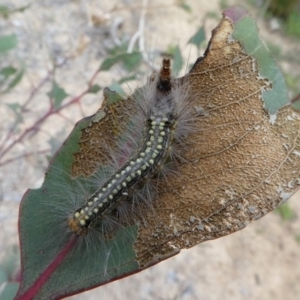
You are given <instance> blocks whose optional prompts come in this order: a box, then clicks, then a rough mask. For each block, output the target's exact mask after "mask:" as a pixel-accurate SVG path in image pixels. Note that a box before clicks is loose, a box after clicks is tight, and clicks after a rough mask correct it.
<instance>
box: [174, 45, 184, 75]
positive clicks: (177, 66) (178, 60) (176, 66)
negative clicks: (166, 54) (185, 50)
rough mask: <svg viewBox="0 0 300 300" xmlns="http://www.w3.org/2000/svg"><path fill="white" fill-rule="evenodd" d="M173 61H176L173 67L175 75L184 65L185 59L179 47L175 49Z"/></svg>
mask: <svg viewBox="0 0 300 300" xmlns="http://www.w3.org/2000/svg"><path fill="white" fill-rule="evenodd" d="M173 59H174V63H173V65H172V72H173V73H174V74H178V73H179V71H180V70H181V68H182V64H183V58H182V55H181V51H180V48H179V46H176V47H175V48H174V52H173Z"/></svg>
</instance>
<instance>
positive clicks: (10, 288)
mask: <svg viewBox="0 0 300 300" xmlns="http://www.w3.org/2000/svg"><path fill="white" fill-rule="evenodd" d="M2 287H3V289H1V291H0V299H3V300H6V299H7V300H9V299H14V297H15V295H16V294H17V291H18V288H19V284H18V283H16V282H7V283H6V284H5V286H2Z"/></svg>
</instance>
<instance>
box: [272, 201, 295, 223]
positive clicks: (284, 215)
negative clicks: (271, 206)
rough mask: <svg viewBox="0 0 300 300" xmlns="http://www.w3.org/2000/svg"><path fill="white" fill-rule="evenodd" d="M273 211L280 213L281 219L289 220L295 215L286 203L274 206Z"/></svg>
mask: <svg viewBox="0 0 300 300" xmlns="http://www.w3.org/2000/svg"><path fill="white" fill-rule="evenodd" d="M275 212H276V213H277V214H279V215H280V217H281V219H282V220H283V221H290V220H292V219H293V218H294V217H295V212H294V211H293V210H292V209H291V207H290V206H289V204H288V203H284V204H283V205H281V206H279V207H278V208H276V210H275Z"/></svg>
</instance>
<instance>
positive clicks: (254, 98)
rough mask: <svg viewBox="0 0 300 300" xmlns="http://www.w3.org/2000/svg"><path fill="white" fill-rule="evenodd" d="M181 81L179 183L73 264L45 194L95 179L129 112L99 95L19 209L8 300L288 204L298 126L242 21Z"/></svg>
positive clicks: (237, 16) (113, 271)
mask: <svg viewBox="0 0 300 300" xmlns="http://www.w3.org/2000/svg"><path fill="white" fill-rule="evenodd" d="M266 61H267V62H268V63H265V62H266ZM185 78H186V79H188V80H189V85H190V89H191V93H190V94H191V97H193V98H192V105H194V106H195V108H196V109H197V110H198V111H199V112H201V113H202V116H201V118H200V120H198V121H197V122H198V124H197V126H198V132H197V133H195V134H193V136H192V137H191V144H190V145H189V147H190V150H189V152H188V154H187V155H186V157H185V160H186V162H185V163H183V164H182V166H181V168H180V176H179V178H178V177H174V178H172V179H171V180H170V181H169V182H168V184H167V185H166V184H164V186H159V187H158V190H159V197H158V199H156V200H155V201H154V211H155V214H153V213H149V214H146V215H145V224H147V226H143V225H142V224H139V225H138V224H124V227H123V228H122V229H120V230H119V231H118V232H117V234H116V235H115V236H113V237H112V239H111V240H109V241H106V242H103V241H102V242H99V241H95V244H96V247H87V248H86V249H85V250H86V251H85V252H79V251H76V250H74V249H76V248H74V244H76V243H77V242H78V241H76V239H75V238H69V239H63V238H60V234H61V231H60V230H61V227H60V226H61V223H59V222H58V219H57V218H56V214H57V213H58V212H57V211H56V210H55V207H57V206H59V205H60V206H61V205H62V203H61V201H62V200H61V199H62V198H61V197H59V196H57V193H53V190H55V189H57V186H58V184H60V185H61V186H64V187H65V189H66V190H68V189H70V190H71V189H72V188H73V185H74V180H73V178H77V181H78V180H80V181H81V182H82V185H84V184H85V182H86V178H90V177H91V176H92V174H93V173H94V172H97V170H98V169H99V168H100V169H101V166H102V165H103V164H105V162H106V160H107V157H108V153H107V151H108V149H114V148H115V147H116V145H117V137H118V136H120V135H121V134H122V132H123V130H124V128H125V125H126V124H127V123H128V121H129V120H130V116H131V115H132V114H134V113H135V111H136V110H137V109H138V107H136V106H135V105H134V104H135V103H134V102H133V100H132V98H131V97H129V98H128V99H126V100H124V99H120V97H119V96H118V95H117V94H116V93H113V92H110V91H109V90H107V89H105V90H104V95H105V101H104V104H103V107H102V108H101V110H99V111H98V112H97V114H95V115H94V116H92V117H90V118H86V119H83V120H81V121H80V122H79V123H78V124H77V125H76V127H75V128H74V130H73V132H72V133H71V134H70V136H69V137H68V139H67V140H66V141H65V143H64V145H63V146H62V148H61V149H60V150H59V152H58V153H57V154H56V156H55V157H54V159H53V161H52V163H51V165H50V167H49V169H48V173H47V175H46V177H45V181H44V184H43V186H42V188H40V189H38V190H31V191H29V192H28V193H27V194H26V195H25V196H24V199H23V200H22V203H21V208H20V240H21V253H22V282H21V286H20V290H19V293H18V296H17V298H16V299H28V298H26V297H28V295H31V296H32V297H34V299H45V298H47V299H55V298H59V297H62V296H66V295H69V294H74V293H77V292H79V291H82V290H87V289H89V288H91V287H94V286H98V285H101V284H104V283H107V282H109V281H112V280H115V279H117V278H120V277H124V276H126V275H128V274H132V273H135V272H138V271H140V270H142V269H143V268H146V267H148V266H151V265H153V264H156V263H158V262H159V261H161V260H163V259H166V258H168V257H170V256H172V255H175V254H177V253H179V252H180V249H183V248H189V247H192V246H194V245H196V244H198V243H200V242H204V241H206V240H210V239H215V238H218V237H222V236H224V235H227V234H230V233H232V232H235V231H237V230H239V229H242V228H244V227H245V226H246V225H247V224H248V223H249V222H250V221H252V220H256V219H258V218H260V217H262V216H263V215H265V214H266V213H268V212H269V211H271V210H273V209H274V208H275V207H277V206H278V205H279V204H280V203H281V202H283V201H285V200H286V199H288V198H289V197H290V195H291V194H292V193H294V192H295V190H296V189H297V187H298V185H299V180H298V178H299V169H300V168H299V167H300V160H299V154H300V149H299V137H298V135H299V125H300V123H299V117H300V115H299V114H298V113H297V112H296V111H294V110H293V109H292V108H291V107H290V106H289V105H288V99H287V93H286V87H285V84H284V80H283V77H282V74H281V73H280V71H279V69H278V68H277V66H276V65H275V63H274V61H273V60H272V59H271V57H270V56H269V54H268V53H267V50H266V48H265V47H264V45H263V44H262V42H261V41H260V40H259V38H258V32H257V28H256V25H255V23H254V21H253V19H252V18H251V17H250V16H249V15H248V14H247V13H246V12H245V11H244V10H242V9H240V8H236V7H235V8H232V9H229V10H226V11H225V12H224V18H223V20H222V22H221V23H220V24H219V25H218V27H217V28H216V29H215V30H214V31H213V33H212V38H211V40H210V43H209V46H208V49H207V50H206V52H205V55H204V57H203V58H200V59H198V60H197V62H196V63H195V65H194V67H193V68H192V70H191V71H190V73H189V74H187V75H186V77H185ZM178 80H182V79H178ZM107 145H108V146H109V147H107ZM58 175H59V176H58ZM58 181H59V182H58ZM97 243H98V244H97ZM81 249H82V248H81ZM24 294H25V295H26V296H24Z"/></svg>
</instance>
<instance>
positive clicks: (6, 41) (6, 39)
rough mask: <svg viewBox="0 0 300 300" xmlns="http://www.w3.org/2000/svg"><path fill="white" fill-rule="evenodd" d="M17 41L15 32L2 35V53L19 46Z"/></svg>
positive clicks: (0, 37) (0, 42)
mask: <svg viewBox="0 0 300 300" xmlns="http://www.w3.org/2000/svg"><path fill="white" fill-rule="evenodd" d="M17 42H18V41H17V36H16V35H15V34H11V35H4V36H0V54H3V53H5V52H7V51H9V50H12V49H14V48H15V47H16V46H17Z"/></svg>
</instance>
